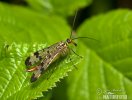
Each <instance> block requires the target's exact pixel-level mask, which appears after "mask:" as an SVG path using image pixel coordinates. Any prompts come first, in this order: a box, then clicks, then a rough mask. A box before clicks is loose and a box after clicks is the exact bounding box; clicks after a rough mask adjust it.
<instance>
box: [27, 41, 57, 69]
mask: <svg viewBox="0 0 132 100" xmlns="http://www.w3.org/2000/svg"><path fill="white" fill-rule="evenodd" d="M57 45H58V43H55V44H53V45H51V46H49V47H47V48H44V49H42V50H39V51H36V52H35V53H34V54H33V55H31V56H29V57H27V59H26V60H25V65H26V66H33V65H35V64H38V63H40V62H41V60H43V59H45V57H46V56H47V54H48V53H49V52H51V51H52V49H53V48H55V47H56V46H57Z"/></svg>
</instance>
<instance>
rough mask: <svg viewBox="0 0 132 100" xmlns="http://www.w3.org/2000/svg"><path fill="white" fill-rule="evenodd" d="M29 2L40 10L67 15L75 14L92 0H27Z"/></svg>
mask: <svg viewBox="0 0 132 100" xmlns="http://www.w3.org/2000/svg"><path fill="white" fill-rule="evenodd" d="M27 2H29V4H30V5H31V7H33V8H34V9H36V10H38V11H43V12H45V13H57V14H61V15H63V16H67V15H71V14H73V13H74V11H75V10H77V9H78V8H83V7H85V6H88V5H90V4H91V2H92V0H81V1H80V0H64V1H62V0H27Z"/></svg>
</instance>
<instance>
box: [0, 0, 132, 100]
mask: <svg viewBox="0 0 132 100" xmlns="http://www.w3.org/2000/svg"><path fill="white" fill-rule="evenodd" d="M131 8H132V1H131V0H1V1H0V65H1V67H0V71H1V73H0V80H1V83H0V99H1V100H30V99H36V98H37V99H38V100H106V99H107V100H108V99H109V100H114V99H112V98H110V96H111V95H113V96H119V95H122V96H124V98H123V97H122V99H119V100H132V39H131V38H132V11H131ZM76 10H78V14H77V18H76V21H75V26H74V28H73V29H74V30H75V36H86V37H90V38H94V39H96V40H98V42H97V41H95V40H90V39H80V40H78V41H76V42H77V43H78V46H77V48H76V49H75V50H76V52H77V54H79V55H82V56H83V59H82V60H79V59H78V58H76V57H73V61H74V60H75V62H74V63H75V64H76V63H79V64H77V65H76V66H77V68H78V70H76V69H75V68H74V67H73V66H72V65H70V64H69V63H68V64H67V63H66V61H64V62H61V63H60V64H59V65H58V66H60V67H57V68H56V69H55V71H54V70H53V71H54V73H53V75H52V77H51V78H50V79H49V80H46V77H48V74H51V72H49V73H46V74H45V75H44V76H43V77H42V78H41V79H40V81H38V82H36V83H33V84H31V83H30V82H29V80H30V76H31V74H29V73H26V72H24V71H23V70H25V69H26V67H25V65H24V61H25V59H26V57H27V56H28V55H29V54H30V53H32V52H34V51H36V50H38V49H40V48H43V47H45V46H50V45H51V44H54V43H56V42H58V41H61V40H66V38H68V37H69V34H70V32H71V29H72V24H73V20H74V15H75V12H76ZM53 66H54V65H53ZM69 71H70V72H69ZM45 76H46V77H45ZM65 76H68V77H65ZM109 93H111V94H109ZM106 96H107V97H106Z"/></svg>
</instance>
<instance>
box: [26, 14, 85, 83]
mask: <svg viewBox="0 0 132 100" xmlns="http://www.w3.org/2000/svg"><path fill="white" fill-rule="evenodd" d="M76 15H77V12H76V14H75V17H74V21H73V26H72V28H73V27H74V23H75V19H76ZM78 38H87V37H78ZM78 38H72V31H71V34H70V38H68V39H66V40H65V41H61V42H57V43H55V44H53V45H51V46H49V47H47V48H44V49H42V50H39V51H36V52H35V53H34V54H33V55H32V56H29V57H27V59H26V60H25V65H26V66H33V65H34V64H36V66H35V67H32V68H30V69H27V72H33V75H32V76H31V80H30V81H31V82H34V81H36V80H37V79H38V78H39V77H40V76H41V74H42V72H43V71H45V70H47V68H48V67H49V66H50V65H51V64H52V63H53V62H55V61H56V60H57V59H58V58H60V56H66V55H67V54H68V52H69V51H70V50H71V51H73V50H72V49H70V48H69V44H73V45H75V46H77V44H76V43H75V42H74V40H75V39H78ZM73 52H74V51H73ZM74 53H75V52H74ZM75 54H76V53H75ZM76 55H77V54H76ZM78 56H79V55H78Z"/></svg>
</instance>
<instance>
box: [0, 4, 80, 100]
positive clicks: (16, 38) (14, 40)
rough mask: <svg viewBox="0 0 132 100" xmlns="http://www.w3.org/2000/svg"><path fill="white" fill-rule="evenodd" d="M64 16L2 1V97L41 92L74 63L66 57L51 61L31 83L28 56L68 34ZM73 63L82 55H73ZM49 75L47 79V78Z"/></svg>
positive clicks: (15, 98) (26, 96) (31, 96)
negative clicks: (27, 63)
mask: <svg viewBox="0 0 132 100" xmlns="http://www.w3.org/2000/svg"><path fill="white" fill-rule="evenodd" d="M69 32H70V29H69V27H68V25H67V23H66V22H65V20H64V19H62V18H60V17H58V16H55V15H50V16H47V15H43V14H40V13H36V12H33V11H32V10H29V9H26V8H23V7H18V6H9V5H6V4H2V3H0V65H1V67H0V71H1V73H0V80H1V82H0V99H1V100H7V99H10V100H18V99H19V100H27V99H34V98H37V97H40V96H43V95H42V91H48V89H52V87H54V86H55V83H56V82H57V81H59V79H60V78H63V77H65V76H67V73H68V72H69V71H71V70H72V69H73V68H74V67H73V64H72V63H71V61H69V60H68V59H67V58H65V59H62V60H61V59H60V60H59V61H58V62H56V63H55V65H51V66H50V67H49V69H48V70H47V71H46V72H45V74H43V75H42V76H41V77H40V78H39V80H38V81H37V82H34V83H30V77H31V75H32V73H27V72H25V70H26V69H27V68H26V66H25V64H24V63H25V59H26V58H27V57H28V56H29V55H30V53H33V52H34V51H36V50H39V49H40V48H45V47H46V46H50V45H51V44H54V43H56V42H59V41H61V40H63V39H64V40H65V39H66V36H69V34H67V33H69ZM71 57H72V60H73V62H74V64H77V63H78V62H79V59H78V58H77V57H75V56H72V55H71ZM47 78H48V79H47Z"/></svg>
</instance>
